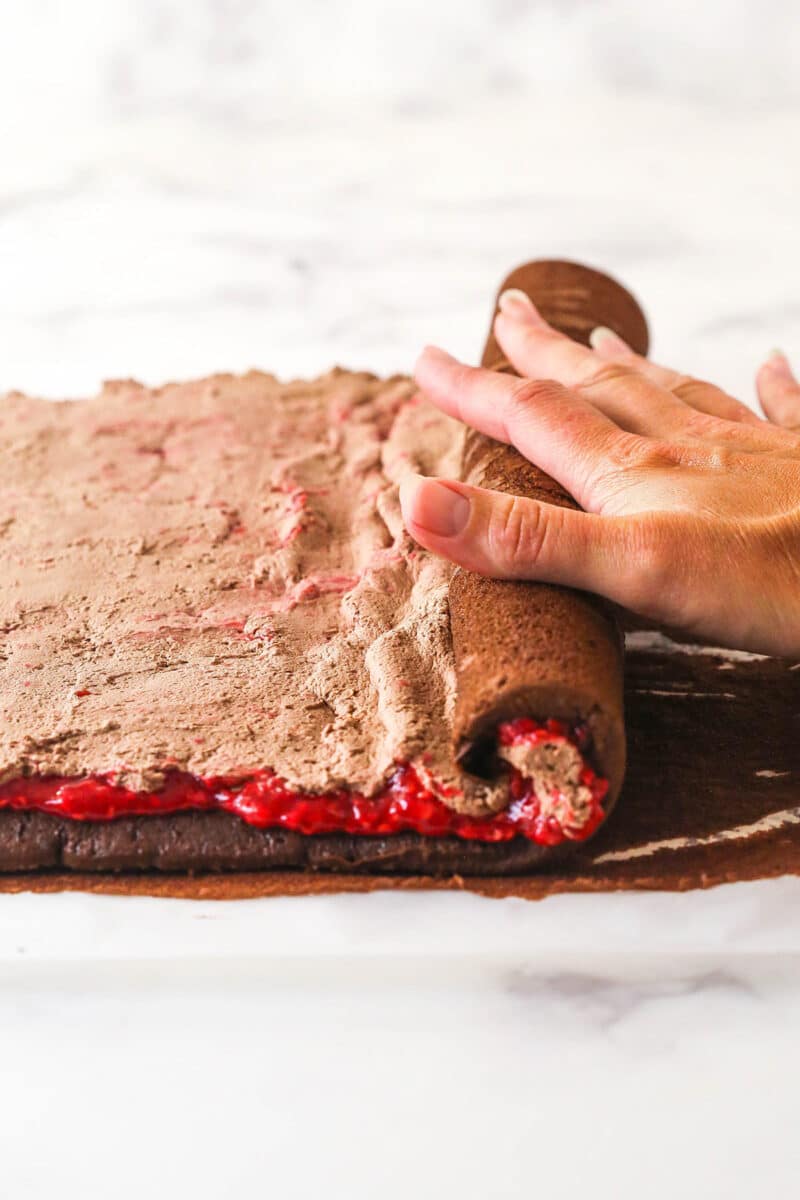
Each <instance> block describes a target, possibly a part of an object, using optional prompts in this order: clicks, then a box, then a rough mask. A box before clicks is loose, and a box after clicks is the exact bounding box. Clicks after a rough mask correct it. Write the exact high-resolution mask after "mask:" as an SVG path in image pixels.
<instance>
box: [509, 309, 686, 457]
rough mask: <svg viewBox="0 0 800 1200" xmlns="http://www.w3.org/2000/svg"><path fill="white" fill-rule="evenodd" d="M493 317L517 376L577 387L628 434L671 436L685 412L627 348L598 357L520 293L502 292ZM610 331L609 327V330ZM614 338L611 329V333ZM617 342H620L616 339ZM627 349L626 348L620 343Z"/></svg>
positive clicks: (684, 408)
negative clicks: (646, 374)
mask: <svg viewBox="0 0 800 1200" xmlns="http://www.w3.org/2000/svg"><path fill="white" fill-rule="evenodd" d="M499 305H500V312H499V314H498V316H497V317H496V319H495V326H494V328H495V335H496V337H497V340H498V342H499V343H500V346H501V348H502V350H503V352H504V353H505V354H506V355H507V357H508V359H509V361H510V362H511V364H512V366H513V367H514V368H515V370H517V371H518V372H519V374H520V375H523V376H529V377H532V378H535V379H555V380H558V382H559V383H561V384H563V386H564V387H568V388H578V389H580V390H581V391H582V392H583V394H584V395H585V396H586V397H587V398H588V399H589V400H591V402H592V404H594V405H595V406H596V407H597V408H598V409H600V411H601V412H603V413H605V414H606V416H608V417H609V418H610V419H611V420H612V421H614V422H615V423H616V424H617V425H619V426H620V427H621V428H622V429H625V430H627V431H628V432H629V433H636V434H639V435H641V436H645V437H667V436H670V435H672V434H673V433H674V432H675V430H676V428H678V427H679V426H680V424H681V422H682V421H683V420H684V418H685V416H686V412H687V410H686V406H685V405H684V404H683V403H681V402H680V401H679V400H676V399H675V397H674V396H673V395H672V394H671V393H670V392H669V391H668V390H666V389H665V388H661V387H659V386H658V385H656V384H654V383H652V382H651V381H649V380H647V379H646V378H645V377H644V376H643V375H642V373H641V372H639V371H638V370H637V369H636V361H635V356H634V355H633V353H632V352H631V351H628V353H627V356H626V355H624V354H623V355H622V356H621V357H620V358H619V359H617V360H616V361H613V362H612V361H611V360H609V361H603V360H602V359H600V358H599V357H598V356H597V355H596V354H594V353H593V352H592V351H591V350H589V349H588V348H587V347H586V346H581V345H579V344H578V343H577V342H574V341H572V339H571V338H568V337H567V336H566V335H565V334H562V333H559V332H558V330H556V329H553V328H552V327H551V326H549V325H547V324H546V322H545V321H543V320H542V318H541V316H540V315H539V313H538V312H537V310H536V309H535V308H534V306H533V304H532V303H531V301H530V300H529V299H528V298H527V296H525V294H524V293H523V292H520V293H519V296H518V295H517V292H516V291H514V292H510V293H509V292H504V293H503V295H502V296H501V297H500V300H499ZM609 333H610V331H609ZM611 336H612V337H614V338H616V335H615V334H612V335H611ZM616 340H617V342H618V344H619V345H620V346H623V347H625V343H624V342H623V341H622V340H621V339H620V338H617V339H616ZM625 349H626V350H627V347H625Z"/></svg>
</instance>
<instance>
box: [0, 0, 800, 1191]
mask: <svg viewBox="0 0 800 1200" xmlns="http://www.w3.org/2000/svg"><path fill="white" fill-rule="evenodd" d="M794 8H795V6H794V5H793V4H792V3H791V0H783V2H781V0H769V2H763V0H762V2H761V3H759V4H755V3H752V4H749V3H745V4H741V3H740V4H736V5H734V4H731V3H726V2H725V0H711V2H709V3H707V4H705V5H698V4H691V5H690V4H686V3H677V4H671V5H668V6H666V5H662V6H658V11H657V10H656V6H654V5H649V4H641V3H635V2H634V0H607V2H603V3H594V4H587V3H580V2H578V0H573V2H571V3H566V2H565V3H561V4H554V3H538V4H525V3H522V2H518V3H515V2H514V0H483V2H475V3H471V2H469V0H461V3H456V0H446V2H443V3H439V4H430V3H425V4H423V3H421V2H419V0H413V2H411V0H408V2H407V3H405V4H403V5H394V4H388V3H386V4H376V3H374V0H373V3H368V2H367V0H350V2H349V3H344V0H339V2H332V3H328V4H327V5H322V4H319V3H315V2H313V0H294V3H293V4H292V5H291V6H288V5H285V4H280V5H279V4H273V3H261V4H258V3H246V2H240V3H222V2H221V0H216V2H215V0H197V2H194V3H189V2H188V0H185V2H180V0H138V2H137V3H136V4H135V5H132V4H127V3H123V2H122V0H106V2H102V0H73V2H72V3H71V4H69V5H65V4H62V3H60V2H58V0H29V2H28V3H27V4H25V5H21V4H20V5H12V4H8V5H7V6H3V14H2V15H3V31H2V36H1V37H0V146H1V147H2V172H0V278H1V279H2V284H3V287H2V299H0V390H4V389H6V388H13V387H16V388H20V389H23V390H28V391H33V392H40V393H42V394H45V395H50V396H54V397H56V396H59V395H81V394H86V393H88V392H90V391H92V390H94V389H95V388H96V387H97V386H98V384H99V382H100V380H101V379H102V378H104V377H113V376H121V375H137V376H139V377H141V378H144V379H145V380H148V381H153V382H156V381H161V380H163V379H165V378H169V377H180V376H184V377H185V376H189V375H193V374H199V373H203V372H207V371H211V370H217V369H223V368H227V369H231V370H239V369H244V368H247V367H249V366H263V367H267V368H269V369H272V370H274V371H276V372H277V373H278V374H281V375H290V374H295V373H306V374H308V373H312V372H315V371H317V370H322V369H325V368H326V367H328V366H329V365H330V364H331V363H332V362H334V361H338V362H340V363H343V364H345V365H350V366H359V367H369V368H372V369H375V370H380V371H392V370H406V369H408V368H409V366H410V364H411V363H412V361H413V358H414V356H415V354H416V352H417V350H418V349H419V347H420V346H421V344H422V343H423V342H425V341H428V340H431V341H434V340H435V341H440V342H441V343H443V344H444V345H446V346H447V347H448V348H450V349H452V350H454V351H456V352H459V353H461V354H463V355H464V356H466V357H474V356H475V355H476V354H477V352H478V350H479V347H480V344H481V342H482V339H483V335H484V326H485V322H486V320H487V315H488V314H487V306H488V304H489V301H490V296H491V294H492V291H493V288H494V286H495V284H496V283H497V281H498V279H499V277H500V276H501V275H502V274H503V273H504V272H505V270H506V269H507V268H508V267H509V266H510V265H512V264H513V263H515V262H516V261H518V260H520V259H522V258H525V257H529V256H536V255H568V256H573V257H578V258H582V259H585V260H587V261H589V262H592V263H594V264H595V265H598V266H601V267H605V268H607V269H609V270H612V271H613V272H615V273H617V274H618V275H619V276H620V277H621V278H622V279H623V280H624V281H625V282H627V283H628V284H629V285H630V286H632V287H633V288H634V289H635V290H636V291H637V293H638V294H639V295H640V296H641V297H642V298H643V299H644V301H645V303H646V306H647V308H648V311H649V315H650V317H651V321H652V325H653V329H654V335H655V336H654V346H655V352H656V354H657V355H659V356H660V357H661V358H663V359H665V360H669V361H671V362H674V363H676V364H678V363H679V364H681V365H683V366H684V367H686V368H688V369H691V370H693V371H695V372H698V373H703V374H706V375H710V376H712V377H714V378H715V379H716V380H718V381H720V382H722V383H723V384H725V385H726V386H728V387H729V388H731V389H733V390H735V391H736V392H737V393H738V394H739V395H741V396H743V397H745V398H750V397H751V395H752V388H751V378H752V375H753V372H754V369H755V367H756V365H757V363H758V361H759V359H760V357H761V356H763V355H764V354H765V353H766V352H767V351H768V350H769V349H770V348H771V347H772V346H773V345H776V344H777V345H781V346H783V347H784V348H785V349H787V350H788V351H790V352H791V351H794V352H795V356H796V358H797V359H800V222H798V219H797V217H798V205H799V204H800V156H799V155H798V154H797V146H798V144H800V138H799V137H798V135H800V122H799V121H798V104H800V75H798V72H797V70H796V61H797V53H798V48H799V47H800V28H799V27H798V19H797V17H796V16H795V15H794ZM799 902H800V884H798V883H797V881H795V880H780V881H774V882H772V883H762V884H753V885H740V886H736V887H729V888H721V889H717V890H715V891H712V892H709V893H705V894H699V893H698V894H694V895H689V896H684V897H673V896H604V897H595V898H592V897H561V898H557V899H553V900H549V901H547V902H545V903H543V904H539V905H525V904H523V903H522V902H517V901H502V902H499V901H486V900H480V899H477V898H475V897H470V896H458V895H452V896H442V895H428V896H426V895H413V896H395V895H392V896H387V895H383V896H381V895H376V896H371V897H340V898H335V899H322V898H314V899H301V900H291V901H290V900H280V901H263V902H248V903H242V904H238V905H236V904H235V905H220V904H216V905H214V904H196V905H193V904H187V903H179V902H156V901H149V900H118V899H98V898H90V897H80V896H63V897H30V896H18V897H7V896H6V897H0V1064H2V1066H1V1068H0V1078H1V1079H2V1081H3V1084H4V1086H3V1087H2V1088H0V1163H2V1166H1V1167H0V1178H1V1179H2V1184H0V1193H1V1194H2V1195H3V1196H5V1195H8V1196H13V1197H14V1198H15V1200H16V1198H24V1200H28V1198H34V1197H36V1198H38V1197H44V1196H47V1197H50V1196H51V1195H52V1194H53V1192H54V1191H55V1190H56V1189H58V1191H59V1193H60V1194H61V1195H64V1196H67V1197H71V1196H72V1195H75V1196H78V1195H80V1196H83V1197H86V1196H95V1195H96V1196H104V1197H105V1196H107V1195H108V1194H113V1195H115V1196H117V1197H121V1198H123V1200H124V1198H127V1197H134V1196H137V1197H138V1196H141V1195H142V1194H143V1193H145V1192H146V1193H147V1194H154V1195H162V1194H163V1195H174V1194H178V1195H192V1196H196V1197H200V1198H205V1197H212V1196H218V1195H220V1194H230V1193H233V1192H234V1191H236V1190H238V1191H239V1192H242V1193H244V1194H251V1193H253V1192H256V1191H258V1192H264V1191H266V1190H267V1189H268V1190H269V1191H270V1193H273V1194H275V1195H279V1196H281V1197H282V1198H291V1197H305V1196H315V1195H319V1194H326V1195H329V1196H334V1197H338V1196H348V1197H361V1196H364V1197H367V1196H369V1197H373V1196H375V1195H382V1196H384V1197H387V1198H394V1197H407V1196H409V1195H420V1196H429V1195H434V1194H445V1195H450V1194H459V1195H461V1196H463V1197H465V1198H466V1200H471V1198H472V1197H485V1196H490V1197H493V1198H495V1200H504V1198H506V1197H509V1198H516V1197H523V1196H528V1195H530V1194H531V1193H532V1191H533V1190H534V1188H535V1187H539V1188H542V1189H543V1190H544V1191H545V1192H546V1194H547V1195H548V1196H550V1197H561V1196H564V1197H572V1196H575V1195H577V1194H582V1193H584V1192H589V1193H591V1194H593V1195H595V1196H598V1197H603V1198H605V1197H609V1198H614V1200H616V1198H622V1200H625V1198H627V1197H631V1198H633V1197H637V1198H638V1197H639V1196H641V1195H647V1196H648V1197H656V1198H658V1197H661V1196H663V1197H670V1198H672V1197H674V1196H675V1194H677V1193H678V1192H681V1193H683V1194H684V1195H688V1196H702V1197H704V1198H708V1197H716V1196H720V1197H722V1196H725V1197H751V1196H753V1195H763V1196H769V1197H772V1196H780V1197H782V1196H789V1195H793V1194H794V1192H795V1190H796V1184H795V1180H796V1176H797V1168H798V1165H799V1164H798V1151H797V1148H796V1137H795V1133H794V1102H793V1101H794V1091H795V1080H796V1077H797V1073H798V1067H799V1066H800V1054H799V1052H798V1050H797V1046H798V1044H799V1043H798V1037H797V1034H798V1025H800V1018H799V1017H798V1012H800V1003H799V1002H800V957H799V956H800V934H798V932H797V930H798V923H797V921H796V913H797V911H798V903H799ZM111 1180H113V1181H114V1183H113V1185H112V1184H111V1182H110V1181H111Z"/></svg>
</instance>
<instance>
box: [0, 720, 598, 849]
mask: <svg viewBox="0 0 800 1200" xmlns="http://www.w3.org/2000/svg"><path fill="white" fill-rule="evenodd" d="M498 741H499V742H500V744H501V745H505V746H510V745H520V744H527V745H535V744H538V743H541V742H556V743H557V742H569V743H570V744H571V745H573V746H575V747H576V749H578V750H579V751H580V753H581V758H582V763H583V766H582V768H581V773H580V782H581V784H582V785H583V786H584V787H586V788H587V789H588V790H589V791H590V793H591V804H590V808H589V813H588V816H585V817H584V819H583V820H582V821H581V823H580V824H578V823H576V822H573V821H572V820H570V821H566V822H562V823H559V822H558V821H557V820H555V819H554V818H553V817H548V816H545V815H544V814H542V812H541V804H540V801H539V799H538V798H537V796H536V794H535V792H534V789H533V784H532V781H531V780H530V779H527V778H526V777H525V776H524V775H522V774H520V772H519V771H517V770H515V769H514V768H510V771H509V792H510V796H511V803H510V804H509V807H508V808H507V809H505V810H504V811H503V812H500V813H497V814H495V815H494V816H492V817H482V818H476V817H466V816H462V815H460V814H459V813H456V812H454V811H453V810H452V809H451V808H448V806H447V805H446V804H444V803H443V802H442V800H440V799H439V798H438V797H437V796H436V795H435V794H434V792H433V791H432V790H431V789H430V788H429V787H428V786H427V785H426V784H425V783H424V782H423V781H422V778H421V777H420V775H419V773H418V772H417V771H416V770H415V768H414V766H413V765H412V764H410V763H405V764H402V765H400V766H398V767H397V769H396V771H395V772H394V774H393V775H392V777H391V779H389V781H388V782H387V783H386V785H385V786H384V787H383V788H382V789H381V791H380V792H378V793H377V795H375V796H372V797H369V798H368V797H366V796H363V795H361V794H360V793H359V792H354V791H349V790H347V789H345V788H341V789H338V790H336V791H332V792H326V793H324V794H322V795H316V794H312V793H309V792H302V791H295V790H294V789H292V788H290V787H289V786H288V785H287V783H286V782H285V780H283V779H281V778H280V777H279V776H278V775H276V774H275V773H274V772H273V771H270V770H268V769H265V770H263V771H259V772H257V773H256V774H255V775H252V776H249V777H248V778H247V779H244V780H241V779H238V780H237V779H234V778H227V777H213V776H209V777H197V776H194V775H189V774H187V773H186V772H184V771H171V772H169V773H168V775H167V779H166V783H165V785H164V787H163V788H161V789H160V790H159V791H157V792H137V791H131V790H130V789H128V788H125V787H121V786H120V785H119V784H118V783H116V782H115V777H114V775H113V774H108V775H91V776H88V777H86V778H67V777H64V776H32V777H29V778H24V779H22V778H21V779H14V780H11V781H10V782H8V783H4V784H2V785H0V809H3V808H12V809H37V810H39V811H40V812H49V813H55V814H57V815H59V816H62V817H70V818H72V819H74V820H76V821H107V820H113V818H115V817H122V816H147V815H159V814H162V815H163V814H167V813H174V812H183V811H188V810H206V811H207V810H209V809H218V810H221V811H223V812H229V813H235V814H236V815H237V816H239V817H241V818H242V820H244V821H247V823H248V824H250V825H255V826H257V827H258V828H259V829H276V828H280V829H290V830H293V831H295V832H296V833H304V834H322V833H351V834H364V835H367V834H372V835H386V834H393V833H405V832H411V833H421V834H427V835H430V836H437V837H442V836H445V835H451V836H456V837H461V838H467V839H470V840H475V841H483V842H506V841H510V840H511V838H513V837H517V836H522V837H526V838H529V839H530V840H531V841H533V842H537V843H538V844H539V845H543V846H556V845H558V844H559V843H560V842H563V841H565V840H570V841H583V840H584V839H585V838H588V837H589V836H590V835H591V834H592V833H594V831H595V829H596V828H597V827H598V825H599V824H600V823H601V822H602V820H603V817H604V816H605V813H604V811H603V808H602V801H603V799H604V798H605V795H606V793H607V791H608V782H607V780H605V779H603V778H602V776H600V775H598V774H597V773H596V772H595V771H594V770H593V769H592V768H591V767H590V766H589V764H588V762H587V759H586V755H587V753H588V752H589V750H590V739H589V737H588V731H587V730H586V729H585V728H584V727H582V726H575V727H569V726H567V725H565V724H564V723H563V722H560V721H545V722H543V723H542V722H537V721H534V720H532V719H530V718H527V717H522V718H518V719H517V720H515V721H507V722H504V723H503V724H502V725H500V726H499V727H498Z"/></svg>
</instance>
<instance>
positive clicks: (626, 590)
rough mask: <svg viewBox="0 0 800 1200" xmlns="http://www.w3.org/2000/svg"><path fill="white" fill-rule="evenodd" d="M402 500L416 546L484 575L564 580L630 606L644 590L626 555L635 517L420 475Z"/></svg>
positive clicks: (408, 483) (411, 479)
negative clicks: (582, 509) (607, 514)
mask: <svg viewBox="0 0 800 1200" xmlns="http://www.w3.org/2000/svg"><path fill="white" fill-rule="evenodd" d="M400 503H401V506H402V510H403V519H404V520H405V523H406V528H407V529H408V531H409V533H410V534H411V535H412V537H414V538H415V539H416V541H418V542H419V543H420V544H421V545H423V546H425V547H426V549H428V550H432V551H434V553H436V554H441V555H443V556H444V557H445V558H449V559H450V560H451V561H452V562H455V563H458V564H459V566H462V567H466V568H467V569H468V570H470V571H476V572H477V573H478V574H480V575H489V576H491V577H493V578H495V579H538V580H540V581H542V582H543V583H559V584H563V585H566V586H568V587H576V588H582V589H584V590H585V591H591V592H598V593H600V594H601V595H604V596H607V597H609V599H612V600H615V601H616V602H617V603H620V604H630V603H631V600H632V599H633V598H634V597H633V592H634V591H640V590H641V578H640V576H639V572H637V576H639V577H638V578H637V579H636V580H633V579H631V576H630V569H629V565H628V564H629V563H630V561H631V560H630V556H629V555H627V554H626V553H625V547H626V544H627V543H628V542H629V540H630V538H629V537H628V535H627V533H626V530H627V528H628V526H629V524H630V522H631V518H628V519H627V521H626V520H625V519H619V518H615V517H601V516H597V515H595V514H592V513H585V512H579V511H575V510H574V509H571V508H561V507H559V506H557V505H554V504H543V503H540V502H539V501H537V500H528V499H525V498H523V497H520V496H510V495H507V494H506V493H504V492H492V491H487V490H486V489H484V488H476V487H470V486H469V485H468V484H465V483H459V482H456V481H454V480H449V479H447V480H437V479H424V478H423V477H422V476H420V475H408V476H407V477H406V478H405V479H404V480H403V483H402V485H401V488H400ZM653 583H654V584H655V580H653ZM636 599H637V600H638V601H641V597H640V596H637V597H636Z"/></svg>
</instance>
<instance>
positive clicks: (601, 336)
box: [589, 325, 763, 425]
mask: <svg viewBox="0 0 800 1200" xmlns="http://www.w3.org/2000/svg"><path fill="white" fill-rule="evenodd" d="M589 341H590V342H591V345H592V349H593V350H594V352H595V354H596V355H597V357H598V358H601V359H603V361H604V362H609V363H612V362H616V363H620V364H622V365H624V366H627V367H630V368H632V369H633V370H635V371H638V372H639V374H641V375H643V376H644V377H645V379H649V380H650V381H651V382H652V383H655V384H657V385H658V386H659V387H661V388H664V389H665V390H666V391H669V392H671V393H672V395H673V396H676V397H677V398H678V399H679V400H682V401H683V403H684V404H687V405H688V406H689V407H690V408H694V409H695V410H697V411H698V412H703V413H707V414H708V415H709V416H713V417H719V418H720V419H721V420H723V421H737V422H740V423H742V424H745V425H762V424H763V422H762V421H761V419H760V417H759V416H758V414H757V413H754V412H753V411H752V409H750V408H748V407H747V405H746V404H742V402H741V401H740V400H737V399H736V398H735V397H734V396H730V395H728V393H727V392H724V391H723V390H722V389H721V388H718V387H714V385H713V384H711V383H703V382H701V380H699V379H692V378H691V376H689V375H682V374H681V373H680V372H679V371H672V370H670V368H669V367H661V366H659V365H658V363H654V362H651V361H650V359H649V358H643V357H642V356H641V355H640V354H636V353H635V352H634V351H633V350H631V348H630V346H628V345H627V343H626V342H624V341H623V340H622V338H621V337H619V336H618V334H616V333H614V332H613V330H611V329H606V328H605V327H604V326H603V325H598V327H597V328H596V329H593V330H592V332H591V334H590V335H589Z"/></svg>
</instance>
